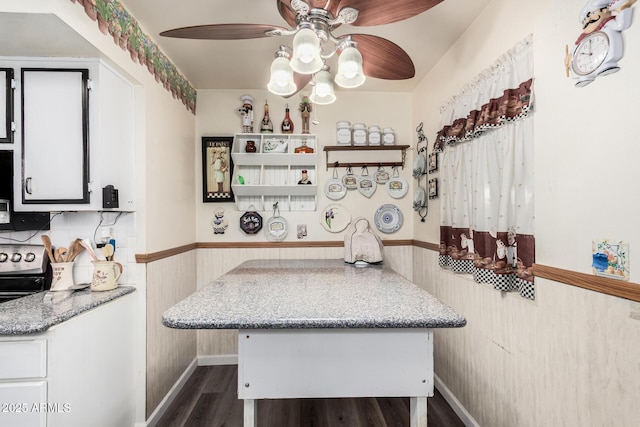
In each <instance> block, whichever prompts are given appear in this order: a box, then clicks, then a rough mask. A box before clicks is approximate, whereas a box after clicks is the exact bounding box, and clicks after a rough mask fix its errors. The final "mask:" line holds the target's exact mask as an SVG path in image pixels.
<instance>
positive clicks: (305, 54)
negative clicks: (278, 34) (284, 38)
mask: <svg viewBox="0 0 640 427" xmlns="http://www.w3.org/2000/svg"><path fill="white" fill-rule="evenodd" d="M291 68H293V70H294V71H295V72H296V73H300V74H313V73H317V72H318V71H320V70H321V69H322V58H321V57H320V39H319V38H318V35H317V34H316V33H315V31H313V30H312V29H311V28H301V29H300V31H298V32H297V33H296V35H295V36H294V38H293V58H292V59H291Z"/></svg>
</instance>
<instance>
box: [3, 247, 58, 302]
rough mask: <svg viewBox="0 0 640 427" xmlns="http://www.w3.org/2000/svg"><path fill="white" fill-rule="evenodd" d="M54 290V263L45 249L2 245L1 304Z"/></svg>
mask: <svg viewBox="0 0 640 427" xmlns="http://www.w3.org/2000/svg"><path fill="white" fill-rule="evenodd" d="M50 287H51V263H50V261H49V257H48V256H47V252H46V251H45V249H44V246H42V245H22V244H0V303H2V302H5V301H9V300H12V299H15V298H20V297H23V296H26V295H30V294H33V293H36V292H42V291H46V290H47V289H49V288H50Z"/></svg>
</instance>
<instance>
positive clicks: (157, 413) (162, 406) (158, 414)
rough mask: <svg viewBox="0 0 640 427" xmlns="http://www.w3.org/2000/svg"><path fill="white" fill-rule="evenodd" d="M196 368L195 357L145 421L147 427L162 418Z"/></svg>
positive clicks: (151, 426)
mask: <svg viewBox="0 0 640 427" xmlns="http://www.w3.org/2000/svg"><path fill="white" fill-rule="evenodd" d="M197 366H198V358H197V357H196V358H195V359H193V361H192V362H191V363H190V364H189V366H187V369H185V370H184V372H183V373H182V375H180V378H178V381H176V383H175V384H174V385H173V386H172V387H171V389H170V390H169V392H168V393H167V394H166V395H165V396H164V399H162V401H161V402H160V403H159V404H158V406H156V409H155V410H154V411H153V413H152V414H151V415H150V416H149V418H148V419H147V421H146V426H147V427H154V426H155V425H156V424H157V423H158V421H160V418H162V416H163V415H164V413H165V412H166V411H167V409H169V406H171V403H173V401H174V400H175V398H176V397H177V396H178V393H180V390H182V387H184V385H185V384H186V383H187V380H188V379H189V378H190V377H191V375H192V374H193V372H194V371H195V370H196V367H197ZM136 427H137V426H136Z"/></svg>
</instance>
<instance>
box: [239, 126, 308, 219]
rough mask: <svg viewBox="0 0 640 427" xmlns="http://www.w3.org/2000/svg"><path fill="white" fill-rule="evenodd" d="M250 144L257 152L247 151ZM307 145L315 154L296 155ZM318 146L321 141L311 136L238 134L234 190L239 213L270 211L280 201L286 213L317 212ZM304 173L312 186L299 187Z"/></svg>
mask: <svg viewBox="0 0 640 427" xmlns="http://www.w3.org/2000/svg"><path fill="white" fill-rule="evenodd" d="M248 141H252V144H254V145H255V152H252V153H247V152H246V150H245V148H246V146H247V142H248ZM303 145H306V146H307V147H309V148H313V149H314V152H313V153H308V152H307V153H298V152H296V149H299V148H300V147H301V146H303ZM317 146H318V139H317V137H316V135H311V134H267V133H264V134H248V133H239V134H235V135H234V142H233V146H232V149H231V157H232V159H233V163H234V171H233V176H232V179H231V188H233V193H234V195H235V202H236V207H237V208H238V210H240V211H244V210H247V209H248V208H249V207H251V206H253V207H254V208H256V209H257V210H264V211H270V210H271V207H272V206H273V204H274V203H275V202H278V206H279V208H280V210H281V211H283V212H284V211H314V210H315V209H316V201H317V200H316V199H317V192H318V185H317V180H318V176H317V173H316V172H317V168H316V164H317V157H318V156H317V154H316V151H315V150H317ZM303 170H304V171H306V172H307V174H308V177H309V180H310V181H311V182H312V184H305V185H301V184H298V181H299V180H300V179H301V175H302V171H303Z"/></svg>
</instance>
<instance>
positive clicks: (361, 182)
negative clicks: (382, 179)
mask: <svg viewBox="0 0 640 427" xmlns="http://www.w3.org/2000/svg"><path fill="white" fill-rule="evenodd" d="M356 182H357V186H358V191H359V192H360V194H362V195H363V196H365V197H371V196H372V195H373V193H375V192H376V188H377V186H378V184H376V181H375V180H374V179H373V177H370V176H369V172H368V171H367V167H366V166H364V167H363V168H362V174H361V175H360V176H358V178H357V180H356Z"/></svg>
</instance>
